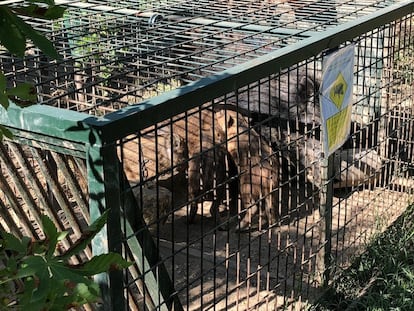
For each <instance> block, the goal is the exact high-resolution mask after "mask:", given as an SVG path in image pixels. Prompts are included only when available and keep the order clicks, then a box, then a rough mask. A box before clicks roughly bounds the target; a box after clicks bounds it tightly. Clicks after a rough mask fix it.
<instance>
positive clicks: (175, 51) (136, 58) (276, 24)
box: [0, 0, 393, 115]
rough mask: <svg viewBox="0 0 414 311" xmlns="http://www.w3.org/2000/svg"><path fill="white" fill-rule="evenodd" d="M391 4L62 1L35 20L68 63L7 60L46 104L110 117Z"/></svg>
mask: <svg viewBox="0 0 414 311" xmlns="http://www.w3.org/2000/svg"><path fill="white" fill-rule="evenodd" d="M392 2H393V1H390V0H386V1H384V0H359V1H341V2H338V1H334V0H298V1H274V0H263V1H256V0H244V1H243V0H238V1H231V0H229V1H217V0H216V1H213V0H202V1H198V0H197V1H178V0H175V1H170V0H164V1H162V0H161V1H159V0H156V1H143V0H130V1H117V2H116V1H88V2H84V1H71V0H56V4H60V5H64V6H66V7H67V10H66V12H65V14H64V16H63V18H61V19H59V20H57V21H44V20H36V19H33V18H32V19H30V20H28V21H29V22H30V23H31V24H32V25H33V27H34V28H35V29H37V30H39V31H41V32H43V33H44V34H45V35H46V36H47V37H48V38H50V39H51V40H52V41H53V42H54V44H55V46H56V48H57V50H58V51H59V53H60V54H61V55H62V59H61V60H51V59H48V58H47V57H46V56H44V55H42V53H41V52H39V51H38V50H37V49H35V48H33V47H30V46H29V47H28V49H27V51H26V56H25V57H24V59H18V58H15V57H13V56H11V55H10V54H8V53H7V52H6V51H5V50H4V49H3V50H0V65H1V67H2V69H3V71H4V72H5V74H6V76H7V78H8V81H9V83H14V82H13V81H17V82H23V81H28V82H31V83H34V84H35V85H36V87H37V91H38V94H39V103H42V104H47V105H53V106H57V107H62V108H66V109H72V110H77V111H84V112H87V113H90V114H94V115H104V114H106V113H108V112H113V111H114V110H116V109H119V108H122V107H125V106H126V105H131V104H137V103H140V102H141V101H142V100H144V99H147V98H150V97H153V96H155V95H158V94H160V93H162V92H165V91H168V90H171V89H174V88H177V87H179V86H181V85H183V84H186V83H188V82H190V81H195V80H198V79H200V78H202V77H206V76H209V75H212V74H217V73H220V72H222V71H223V70H225V69H228V68H231V67H232V66H235V65H237V64H242V63H244V62H246V61H248V60H251V59H253V58H257V57H259V56H261V55H264V54H267V53H269V52H271V51H274V50H277V49H280V48H281V47H285V46H287V45H289V44H292V43H295V42H298V41H300V40H303V39H304V38H308V37H310V36H313V35H315V34H316V33H318V32H321V31H323V30H326V29H327V28H329V27H332V26H335V25H338V24H341V23H344V22H346V21H349V20H354V19H357V18H358V17H361V16H364V15H367V14H369V13H372V12H375V11H377V10H378V9H379V8H383V7H386V6H387V5H389V4H390V3H392ZM9 3H19V4H22V3H24V2H21V1H9Z"/></svg>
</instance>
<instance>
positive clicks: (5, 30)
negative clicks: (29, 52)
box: [0, 6, 26, 57]
mask: <svg viewBox="0 0 414 311" xmlns="http://www.w3.org/2000/svg"><path fill="white" fill-rule="evenodd" d="M0 42H1V44H2V45H4V46H5V47H6V49H8V50H9V51H10V52H11V53H13V54H15V55H17V56H19V57H23V56H24V51H25V49H26V37H25V35H24V34H23V32H22V30H21V29H20V28H19V27H18V26H17V25H16V23H15V22H14V14H13V12H11V11H10V10H9V9H8V8H7V7H4V6H0Z"/></svg>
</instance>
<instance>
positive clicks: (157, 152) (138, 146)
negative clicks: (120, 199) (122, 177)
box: [119, 128, 187, 183]
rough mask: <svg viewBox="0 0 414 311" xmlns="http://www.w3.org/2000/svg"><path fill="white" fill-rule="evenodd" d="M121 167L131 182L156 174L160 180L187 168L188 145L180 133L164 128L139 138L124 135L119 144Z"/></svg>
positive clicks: (143, 179)
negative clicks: (121, 142) (120, 147)
mask: <svg viewBox="0 0 414 311" xmlns="http://www.w3.org/2000/svg"><path fill="white" fill-rule="evenodd" d="M119 153H120V157H122V163H123V169H124V172H125V174H126V177H127V178H128V180H129V182H131V183H138V182H140V181H141V182H143V181H145V180H147V179H149V178H152V177H154V176H156V175H157V174H159V177H160V179H167V178H169V177H171V174H172V173H177V172H182V171H184V170H185V169H186V167H185V165H184V164H185V159H186V158H187V146H186V145H185V141H184V139H183V138H181V137H180V136H179V135H177V134H174V133H171V131H170V130H169V129H167V128H160V129H158V130H157V131H156V133H153V132H151V133H149V134H145V135H142V136H141V137H139V138H136V137H135V136H134V138H133V137H127V138H126V139H125V142H124V143H123V144H122V151H120V152H119Z"/></svg>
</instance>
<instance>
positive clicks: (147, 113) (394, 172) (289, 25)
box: [0, 0, 414, 310]
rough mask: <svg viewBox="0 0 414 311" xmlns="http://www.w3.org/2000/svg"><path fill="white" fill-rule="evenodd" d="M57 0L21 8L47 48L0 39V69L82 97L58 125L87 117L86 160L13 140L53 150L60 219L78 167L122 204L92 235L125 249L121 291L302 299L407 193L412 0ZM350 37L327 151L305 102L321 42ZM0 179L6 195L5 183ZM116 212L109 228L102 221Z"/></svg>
mask: <svg viewBox="0 0 414 311" xmlns="http://www.w3.org/2000/svg"><path fill="white" fill-rule="evenodd" d="M56 2H57V3H62V4H64V5H66V6H67V11H66V13H65V16H64V17H63V18H62V19H60V20H58V21H55V22H53V23H46V24H45V23H44V22H43V21H37V20H30V23H31V24H32V25H33V26H34V27H35V28H38V29H42V30H44V31H45V32H46V34H47V36H48V37H49V38H51V39H52V40H53V41H54V42H55V44H56V46H57V48H58V50H59V52H60V53H61V54H62V56H63V57H62V59H60V60H56V61H51V60H49V59H48V58H47V57H46V56H44V55H42V53H41V52H39V51H38V50H36V49H34V48H30V49H28V50H27V53H26V56H25V58H24V59H23V60H21V59H17V58H14V57H12V56H11V55H9V54H8V53H6V52H5V51H1V54H0V63H1V66H2V67H1V68H2V70H3V71H4V72H5V74H6V77H7V79H8V83H9V84H12V83H14V81H16V82H22V81H30V82H32V83H34V84H35V85H36V88H37V91H38V94H39V103H41V104H43V105H50V106H54V107H57V108H63V109H66V110H75V111H79V112H83V113H84V114H85V120H84V121H83V123H82V126H81V125H79V124H76V126H72V127H70V128H68V129H66V132H71V133H76V131H80V130H81V129H82V130H85V128H87V129H89V128H90V129H91V133H92V134H93V135H92V134H91V135H89V136H88V139H87V140H85V141H84V142H83V143H84V145H85V147H84V148H85V149H83V150H82V151H81V152H80V153H82V154H80V153H79V154H77V156H78V157H79V158H82V159H86V162H84V161H85V160H80V159H78V157H75V158H72V157H70V156H68V157H67V158H66V156H61V155H60V154H59V153H58V152H55V151H56V150H55V149H56V148H57V147H56V146H54V147H53V148H51V147H50V146H46V145H41V147H42V148H44V149H48V150H49V149H51V150H52V151H53V152H51V153H50V152H49V151H47V152H46V151H43V150H42V151H40V150H38V149H36V148H32V147H30V148H29V149H28V150H30V151H31V153H32V154H38V153H39V158H38V160H37V161H38V163H39V164H38V166H35V167H36V168H34V169H35V170H37V169H38V167H39V169H41V167H42V165H43V163H49V162H48V161H46V159H45V156H46V155H47V157H50V154H51V155H52V158H53V161H52V162H51V163H54V162H55V164H54V166H55V167H56V171H55V172H54V173H53V174H55V175H53V176H55V177H56V176H58V177H56V178H58V179H57V183H59V181H61V180H62V177H61V175H60V174H63V176H69V177H68V178H67V179H64V180H65V183H64V186H65V190H67V192H65V191H63V192H62V193H66V195H67V198H66V199H64V200H63V201H62V202H58V203H59V204H58V205H59V206H62V207H61V208H62V209H63V207H66V206H67V205H69V206H71V205H73V210H75V211H76V210H77V209H79V210H80V211H82V213H81V215H80V216H79V217H78V216H76V215H75V216H73V215H72V214H71V213H72V212H71V213H68V214H65V215H67V216H65V217H68V219H69V218H70V217H72V218H75V223H74V224H71V225H70V226H71V227H72V228H77V226H78V224H77V222H79V221H85V222H87V219H88V213H89V212H90V213H92V212H95V210H94V209H93V208H91V206H94V205H98V206H99V204H100V203H101V201H100V200H101V197H97V196H91V197H89V208H90V210H89V211H88V210H87V209H88V208H86V207H85V202H86V201H85V200H86V197H87V194H85V193H83V192H85V189H86V188H87V186H86V185H82V184H81V182H82V181H83V180H84V178H86V179H87V183H86V184H87V185H88V187H89V189H88V191H89V192H91V193H93V189H91V185H94V183H99V182H102V183H103V184H104V188H106V189H109V190H108V192H110V195H109V194H106V199H107V202H106V203H107V205H108V207H111V209H112V210H115V211H116V212H120V219H115V221H113V222H112V223H110V224H109V226H108V232H109V233H108V235H107V239H108V243H109V244H111V243H112V244H114V243H116V241H118V240H120V241H121V243H120V245H121V246H120V247H118V246H116V247H115V248H117V249H118V250H119V251H120V252H121V253H122V254H123V256H124V257H125V258H127V259H129V260H131V261H133V262H134V264H133V265H132V266H131V267H130V268H129V269H128V270H126V271H124V274H123V278H122V288H116V287H115V286H113V287H111V288H110V292H111V293H112V295H113V296H116V295H120V296H123V297H124V298H125V299H126V301H127V304H126V305H127V306H128V307H129V309H131V310H146V309H150V310H153V309H155V310H172V309H174V310H181V309H185V310H210V309H211V310H213V309H214V310H256V309H257V310H268V309H271V310H274V309H282V308H292V309H293V308H297V309H300V308H305V307H306V306H307V305H308V304H309V303H310V302H312V301H313V300H314V299H315V298H317V297H318V294H319V293H320V288H321V286H322V285H323V284H324V282H326V281H327V280H326V279H324V278H326V277H327V276H328V277H331V276H332V275H334V273H336V272H338V271H339V270H340V269H342V268H343V267H346V266H347V265H348V264H349V263H350V262H351V260H352V258H353V256H354V255H356V254H358V253H360V252H361V251H362V250H363V248H364V246H365V244H366V243H367V242H368V241H369V239H370V237H371V236H372V235H373V234H375V233H377V232H379V231H381V230H383V229H384V228H385V227H386V226H388V225H389V224H390V223H391V222H392V221H393V220H394V219H395V217H396V216H398V215H399V214H400V213H401V211H403V210H404V209H405V208H406V206H407V205H408V204H409V203H410V202H412V192H413V186H414V185H413V180H412V174H413V168H412V158H413V146H412V144H413V130H412V128H413V127H412V125H413V124H412V123H413V115H412V114H413V111H412V110H413V103H412V100H413V76H412V72H413V69H414V68H413V62H412V60H413V51H414V44H413V35H414V30H413V15H412V6H409V5H408V4H406V6H405V7H404V8H405V9H406V11H403V12H401V11H402V9H400V6H398V5H395V6H394V7H392V8H394V9H393V10H391V9H389V11H387V7H389V6H391V5H392V3H393V1H379V0H378V1H375V0H367V1H358V2H355V1H346V2H340V3H339V2H337V1H329V0H327V1H314V0H312V1H310V0H302V1H290V2H289V1H286V2H285V1H270V0H269V1H185V2H184V1H120V2H117V3H112V2H106V1H89V2H76V1H56ZM401 7H403V5H401ZM407 8H408V9H407ZM381 9H383V10H382V11H381ZM399 9H400V10H399ZM378 11H381V14H383V15H380V14H379V13H378ZM376 14H377V15H376ZM397 15H398V16H397ZM370 16H371V18H370V19H369V18H368V17H370ZM396 16H397V17H396ZM401 16H403V17H401ZM358 20H360V21H361V22H362V23H364V24H363V26H359V27H358ZM341 25H345V26H346V27H345V26H344V29H341ZM319 42H322V43H320V44H318V43H319ZM351 44H353V45H354V46H355V68H354V80H353V84H354V87H353V110H352V124H351V135H350V137H349V139H348V140H347V142H346V143H345V145H344V146H343V147H342V148H341V149H340V150H338V151H336V152H335V153H334V155H333V156H332V158H331V159H332V161H331V163H330V165H331V166H330V167H328V166H329V165H326V162H325V161H324V153H323V148H322V138H323V133H322V130H321V112H320V107H319V101H320V94H319V89H320V85H321V79H322V68H323V58H324V56H325V55H327V54H329V53H331V52H332V51H334V50H336V49H338V48H341V47H344V46H348V45H351ZM63 109H62V110H59V111H64V110H63ZM64 117H65V113H64V112H62V119H64ZM35 121H36V120H34V121H33V122H34V123H36V122H35ZM28 122H29V121H28ZM56 122H57V123H58V122H59V121H58V120H56ZM9 126H10V124H9ZM57 128H59V126H57ZM66 132H65V133H66ZM42 134H44V135H46V136H52V137H53V135H54V133H52V132H51V131H49V132H45V133H42ZM25 135H29V134H27V133H25ZM37 135H38V133H37ZM65 135H69V134H65ZM73 135H75V134H73ZM94 135H97V136H99V139H97V138H96V137H97V136H94ZM23 136H24V135H20V136H19V138H22V137H23ZM74 137H75V136H73V137H71V139H72V140H71V139H69V142H68V141H63V142H62V146H61V147H59V148H65V147H68V146H70V144H71V143H72V142H73V141H75V140H76V139H77V138H76V139H75V138H74ZM19 141H20V142H21V143H22V144H25V143H27V141H25V140H24V139H21V140H19ZM37 147H39V146H37ZM2 148H3V149H4V150H3V149H2V150H3V151H4V152H2V154H4V156H2V158H1V161H2V169H3V170H6V168H8V171H7V174H10V176H13V174H15V173H12V172H13V171H19V172H20V171H22V172H25V171H26V169H24V166H23V164H19V165H18V166H15V164H14V163H15V162H16V161H17V162H19V161H20V160H19V159H20V157H21V155H22V154H26V153H27V152H26V150H25V151H24V152H22V151H20V152H14V156H13V157H12V159H11V158H9V157H10V156H7V154H8V152H9V151H13V150H20V149H22V147H20V146H18V145H16V146H15V144H14V143H10V144H8V145H7V147H6V146H5V147H2ZM7 148H9V149H7ZM16 148H17V149H16ZM19 148H20V149H19ZM68 148H69V147H68ZM87 148H90V149H87ZM112 148H113V149H114V150H112ZM91 150H92V151H91ZM102 150H104V151H102ZM108 150H109V151H108ZM61 151H62V150H61ZM112 151H114V152H113V154H111V152H112ZM18 154H20V156H18ZM40 154H42V155H40ZM44 154H46V155H44ZM65 154H66V153H65ZM69 154H71V153H69ZM108 155H109V156H108ZM14 157H16V159H15V158H14ZM90 157H92V158H93V161H91V160H90ZM24 158H26V157H24ZM48 159H49V158H48ZM107 159H109V161H108V160H107ZM20 162H21V161H20ZM20 162H19V163H20ZM22 163H23V162H22ZM3 164H4V165H3ZM84 165H85V167H84ZM99 165H101V166H103V167H105V168H106V170H105V169H103V170H101V167H100V168H99V170H97V169H96V166H99ZM3 166H5V167H3ZM9 167H10V168H11V169H10V168H9ZM22 168H23V169H22ZM27 170H28V169H27ZM61 170H62V172H63V173H59V172H60V171H61ZM85 171H87V173H85ZM102 171H103V173H102ZM71 172H72V173H71ZM101 173H102V174H101ZM118 173H119V176H118ZM43 174H44V173H43ZM48 174H52V173H50V172H49V173H48ZM48 174H46V175H44V176H43V178H44V179H47V178H46V177H47V176H49V175H48ZM76 174H82V175H81V176H82V178H77V177H76V176H78V175H76ZM17 175H18V174H17ZM59 177H60V179H59ZM7 178H12V177H7ZM100 178H102V180H100ZM16 180H18V179H17V177H16ZM51 180H54V177H53V178H52V179H51ZM39 182H40V184H41V186H39V188H44V189H48V185H47V183H45V182H44V181H39ZM66 182H67V185H66ZM7 183H8V179H6V180H5V181H4V182H2V191H3V192H4V196H7V193H13V191H11V190H10V191H7V187H6V185H7ZM19 183H20V181H19ZM21 183H22V184H24V183H25V182H24V181H21ZM49 187H50V186H49ZM16 188H17V187H16ZM53 189H55V188H52V190H53ZM56 189H57V190H56V191H57V192H56V193H59V194H61V191H58V190H59V189H58V188H56ZM80 190H83V191H80ZM19 191H20V188H19V189H17V190H15V192H17V193H19ZM33 191H34V190H33ZM33 191H25V193H29V194H28V195H27V196H33V194H32V192H33ZM78 191H80V192H79V193H80V194H79V193H78ZM20 193H23V192H20ZM56 193H55V192H54V198H55V199H56V200H57V198H58V196H57V195H56ZM25 195H26V194H25ZM25 195H23V194H22V195H18V196H17V200H21V201H25V200H26V199H25ZM77 195H80V197H78V196H77ZM20 196H21V197H22V198H23V199H20ZM104 196H105V195H104ZM327 196H328V199H327ZM11 197H12V196H11ZM46 197H47V196H46V195H43V194H42V195H39V197H38V198H37V200H39V201H40V200H44V201H46V200H47V198H46ZM55 199H54V200H55ZM33 200H36V198H33ZM49 200H50V198H49ZM68 200H69V201H70V202H71V204H67V203H68V202H67V201H68ZM3 201H4V202H6V200H3ZM31 201H32V199H30V200H29V201H27V202H31ZM4 202H3V203H2V205H5V206H6V205H11V206H13V204H14V205H16V206H18V205H19V204H18V202H17V201H13V200H12V199H9V203H4ZM51 203H53V202H51ZM110 203H112V204H110ZM24 204H29V203H26V202H24ZM24 204H23V205H24ZM107 205H105V206H107ZM46 206H49V207H48V209H47V210H48V211H49V210H50V211H53V208H54V205H53V204H47V205H46ZM321 207H323V208H321ZM7 208H8V210H10V207H7ZM33 210H35V209H33ZM68 211H72V209H68ZM21 213H23V214H25V213H26V212H21ZM28 214H30V213H28ZM5 215H7V217H6V216H5V218H4V219H6V218H7V219H9V218H10V219H12V218H13V215H11V214H10V216H8V215H9V214H5ZM35 216H36V215H34V216H33V217H34V218H36V217H35ZM34 221H36V219H35V220H34ZM29 222H30V221H29ZM0 224H1V225H2V227H3V228H6V229H9V230H18V229H20V228H16V227H15V225H14V223H13V221H7V220H3V221H2V222H0ZM114 224H115V227H117V226H119V225H120V229H121V230H120V231H121V234H120V235H121V236H119V234H118V233H117V231H116V230H113V231H111V230H112V229H111V225H114ZM13 226H14V227H13ZM22 229H23V230H26V228H22ZM27 230H29V231H30V230H31V229H30V228H27ZM27 230H26V231H27ZM74 230H75V229H74ZM79 230H80V231H81V230H82V227H79ZM111 232H115V233H116V234H115V235H116V236H113V235H111ZM114 241H115V242H114ZM338 267H339V268H338ZM330 272H332V274H330ZM109 285H111V283H109ZM112 307H113V308H114V309H116V306H112Z"/></svg>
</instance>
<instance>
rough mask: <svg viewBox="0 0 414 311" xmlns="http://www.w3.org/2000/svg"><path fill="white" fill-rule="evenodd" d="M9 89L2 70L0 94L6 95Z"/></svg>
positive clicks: (0, 72) (0, 74)
mask: <svg viewBox="0 0 414 311" xmlns="http://www.w3.org/2000/svg"><path fill="white" fill-rule="evenodd" d="M6 87H7V80H6V76H5V75H4V73H3V72H2V71H1V70H0V93H4V92H5V91H6Z"/></svg>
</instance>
